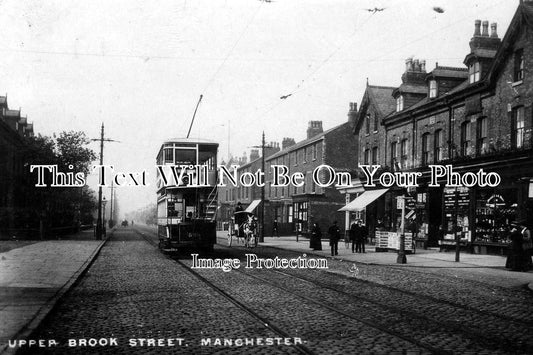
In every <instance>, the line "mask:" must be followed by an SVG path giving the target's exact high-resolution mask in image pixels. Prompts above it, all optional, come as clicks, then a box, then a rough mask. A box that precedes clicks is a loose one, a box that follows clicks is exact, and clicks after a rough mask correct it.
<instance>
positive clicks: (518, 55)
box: [513, 49, 524, 82]
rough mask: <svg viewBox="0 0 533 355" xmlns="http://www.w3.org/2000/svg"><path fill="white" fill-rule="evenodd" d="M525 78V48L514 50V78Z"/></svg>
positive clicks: (518, 79) (519, 79)
mask: <svg viewBox="0 0 533 355" xmlns="http://www.w3.org/2000/svg"><path fill="white" fill-rule="evenodd" d="M523 79H524V50H523V49H519V50H517V51H516V52H514V68H513V80H514V81H515V82H516V81H521V80H523Z"/></svg>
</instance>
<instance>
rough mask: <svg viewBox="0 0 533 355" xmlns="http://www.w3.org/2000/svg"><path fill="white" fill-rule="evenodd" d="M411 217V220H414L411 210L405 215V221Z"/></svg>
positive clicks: (413, 212) (414, 215)
mask: <svg viewBox="0 0 533 355" xmlns="http://www.w3.org/2000/svg"><path fill="white" fill-rule="evenodd" d="M411 217H413V219H414V218H416V214H415V210H411V211H409V213H407V214H406V215H405V219H409V218H411Z"/></svg>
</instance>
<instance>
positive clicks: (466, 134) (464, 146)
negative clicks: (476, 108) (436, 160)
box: [461, 121, 471, 156]
mask: <svg viewBox="0 0 533 355" xmlns="http://www.w3.org/2000/svg"><path fill="white" fill-rule="evenodd" d="M470 140H471V136H470V121H466V122H463V123H462V124H461V155H462V156H466V155H467V153H468V146H469V145H470Z"/></svg>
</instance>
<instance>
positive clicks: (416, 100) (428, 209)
mask: <svg viewBox="0 0 533 355" xmlns="http://www.w3.org/2000/svg"><path fill="white" fill-rule="evenodd" d="M469 46H470V52H469V53H467V55H466V56H465V59H464V64H465V67H461V68H453V67H444V66H439V65H438V64H437V65H436V66H435V68H434V69H433V70H432V71H430V72H429V73H426V68H425V62H424V61H417V60H413V59H411V58H410V59H408V60H407V61H406V71H405V73H404V74H403V75H402V84H401V85H400V86H399V87H398V88H396V89H394V90H393V92H392V98H393V99H395V100H396V109H395V110H394V112H392V113H390V114H388V115H385V117H384V118H383V119H382V121H381V124H382V127H377V130H376V129H374V130H373V131H372V132H368V131H364V130H363V131H364V134H361V132H362V131H361V129H362V128H363V127H366V125H368V123H365V120H366V119H367V118H369V119H370V120H371V122H370V125H371V127H372V122H373V121H372V111H370V113H369V114H366V113H363V112H362V111H363V107H364V106H365V102H366V101H369V99H368V98H370V101H372V96H371V95H367V93H365V96H364V98H363V104H362V105H361V110H360V112H359V113H358V116H357V117H358V123H359V125H358V126H356V127H361V128H359V131H357V130H356V135H358V137H359V140H360V142H359V147H360V149H361V148H364V149H365V150H364V151H363V152H360V154H359V158H360V162H369V163H373V162H374V161H376V162H378V164H379V165H381V166H382V169H383V170H387V169H389V170H392V171H395V170H396V171H403V172H418V173H421V177H420V178H419V179H418V185H419V186H418V187H416V188H408V189H397V191H396V192H395V191H394V189H391V190H389V191H388V192H387V194H385V195H384V196H385V197H383V198H381V199H380V201H378V202H377V203H376V204H377V205H380V204H382V207H381V208H377V210H376V215H375V216H374V217H375V218H383V219H385V220H388V227H389V228H391V229H396V228H398V225H399V223H398V211H397V210H396V208H395V207H394V205H393V203H394V199H395V196H394V194H396V195H398V194H408V195H410V196H411V197H412V198H413V199H412V204H411V206H410V207H411V208H412V213H411V214H412V215H414V216H416V219H417V221H418V222H419V224H420V225H421V226H422V230H423V233H424V234H426V235H427V236H428V238H429V243H430V245H431V244H433V245H436V244H437V241H438V240H439V239H442V238H443V236H444V237H446V236H447V237H450V236H451V235H452V234H454V233H455V232H458V233H459V234H460V235H461V236H462V237H463V238H464V240H465V243H466V244H467V245H469V246H471V248H472V250H474V251H478V252H496V253H502V252H503V251H504V249H505V247H506V245H507V243H508V242H509V239H508V235H509V233H508V226H509V223H510V222H511V221H513V220H518V219H524V218H525V219H527V221H528V223H529V224H531V223H532V222H533V220H532V218H533V202H532V197H533V134H532V125H533V123H532V121H533V110H532V101H533V95H532V94H533V2H530V1H521V2H520V4H519V6H518V8H517V10H516V12H515V15H514V17H513V19H512V21H511V24H510V26H509V29H508V30H507V32H506V33H505V35H504V37H503V38H500V37H499V36H498V33H497V25H496V24H495V23H493V24H490V33H489V22H488V21H483V22H481V21H480V20H476V21H475V23H474V34H473V36H472V38H471V40H470V42H469ZM371 90H372V88H367V92H369V91H371ZM365 100H366V101H365ZM374 101H376V102H374V104H373V105H374V106H379V105H387V106H388V105H390V99H389V98H380V99H377V100H376V98H374ZM377 101H381V102H377ZM374 136H375V137H376V138H375V140H376V141H381V142H382V146H381V147H378V149H379V153H377V157H375V158H374V157H373V155H372V149H374V146H373V145H372V140H373V139H374V138H373V137H374ZM369 140H370V141H369ZM382 151H383V152H382ZM431 165H450V166H451V167H452V169H453V171H454V172H457V173H460V174H463V175H464V174H466V175H468V176H469V178H471V177H472V175H473V173H474V174H475V173H477V172H479V171H480V169H483V171H484V172H494V173H497V174H499V176H500V177H501V182H500V183H499V184H498V185H497V186H496V187H487V186H479V184H467V185H472V186H470V187H459V188H450V187H445V186H444V185H445V181H444V177H443V178H440V179H439V180H438V181H437V185H440V186H438V187H432V186H429V185H430V177H431V175H430V172H431ZM389 205H390V207H389V208H388V207H387V206H389Z"/></svg>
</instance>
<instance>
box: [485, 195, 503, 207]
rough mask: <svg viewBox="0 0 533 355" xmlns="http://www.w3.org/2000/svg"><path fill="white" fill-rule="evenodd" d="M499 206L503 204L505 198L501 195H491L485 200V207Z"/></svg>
mask: <svg viewBox="0 0 533 355" xmlns="http://www.w3.org/2000/svg"><path fill="white" fill-rule="evenodd" d="M501 206H505V200H504V199H503V197H502V196H501V195H492V196H491V197H489V199H488V200H487V207H492V208H496V207H501Z"/></svg>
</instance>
